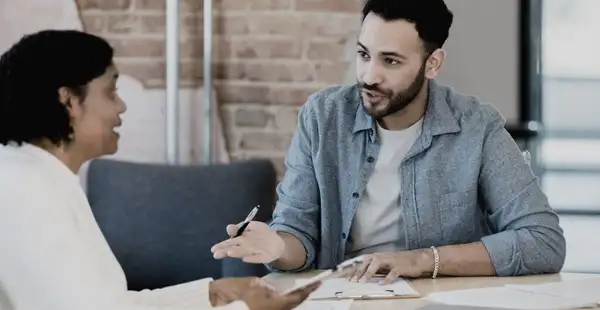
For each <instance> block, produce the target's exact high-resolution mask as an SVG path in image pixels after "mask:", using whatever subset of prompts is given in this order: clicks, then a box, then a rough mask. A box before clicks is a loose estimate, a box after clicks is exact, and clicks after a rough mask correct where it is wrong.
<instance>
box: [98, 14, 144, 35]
mask: <svg viewBox="0 0 600 310" xmlns="http://www.w3.org/2000/svg"><path fill="white" fill-rule="evenodd" d="M106 18H107V23H106V31H107V32H108V33H115V34H129V33H136V32H138V31H139V28H140V19H139V16H136V15H132V14H127V13H125V14H114V15H109V16H107V17H106Z"/></svg>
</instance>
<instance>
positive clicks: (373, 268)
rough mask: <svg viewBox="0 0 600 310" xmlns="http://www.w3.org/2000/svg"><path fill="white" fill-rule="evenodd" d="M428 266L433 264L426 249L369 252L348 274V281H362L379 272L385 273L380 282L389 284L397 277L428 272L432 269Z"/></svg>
mask: <svg viewBox="0 0 600 310" xmlns="http://www.w3.org/2000/svg"><path fill="white" fill-rule="evenodd" d="M430 266H433V263H432V256H430V255H429V254H428V253H427V251H426V250H417V251H403V252H396V253H375V254H369V255H365V258H364V261H363V263H362V264H361V265H360V266H358V267H357V268H356V270H355V271H354V273H353V274H351V275H350V281H352V282H361V283H364V282H367V281H369V280H370V279H371V278H372V277H373V276H374V275H375V274H377V273H379V274H387V276H386V277H385V279H384V280H382V281H381V284H390V283H393V282H394V281H396V279H397V278H398V277H409V278H418V277H421V276H422V275H424V274H427V273H430V272H431V271H432V270H433V269H432V267H430ZM430 269H431V270H430Z"/></svg>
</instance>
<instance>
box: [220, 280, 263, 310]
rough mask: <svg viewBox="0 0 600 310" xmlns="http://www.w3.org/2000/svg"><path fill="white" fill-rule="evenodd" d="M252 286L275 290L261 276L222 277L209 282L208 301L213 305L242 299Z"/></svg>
mask: <svg viewBox="0 0 600 310" xmlns="http://www.w3.org/2000/svg"><path fill="white" fill-rule="evenodd" d="M252 288H262V289H265V290H269V291H273V292H274V291H275V288H274V287H273V286H271V285H270V284H269V283H267V282H266V281H265V280H263V279H261V278H252V277H248V278H223V279H219V280H215V281H212V282H211V283H210V285H209V296H210V303H211V304H212V305H213V307H215V306H222V305H227V304H229V303H232V302H234V301H236V300H240V299H242V296H243V295H244V293H245V292H246V291H247V290H249V289H252Z"/></svg>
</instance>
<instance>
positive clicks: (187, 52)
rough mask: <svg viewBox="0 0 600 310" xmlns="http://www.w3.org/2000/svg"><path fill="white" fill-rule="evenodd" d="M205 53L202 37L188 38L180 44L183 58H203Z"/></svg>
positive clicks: (180, 54)
mask: <svg viewBox="0 0 600 310" xmlns="http://www.w3.org/2000/svg"><path fill="white" fill-rule="evenodd" d="M163 44H164V42H163ZM203 55H204V45H203V41H202V39H198V38H187V39H185V40H183V42H181V43H180V44H179V57H181V58H201V57H203ZM199 61H201V59H200V60H199Z"/></svg>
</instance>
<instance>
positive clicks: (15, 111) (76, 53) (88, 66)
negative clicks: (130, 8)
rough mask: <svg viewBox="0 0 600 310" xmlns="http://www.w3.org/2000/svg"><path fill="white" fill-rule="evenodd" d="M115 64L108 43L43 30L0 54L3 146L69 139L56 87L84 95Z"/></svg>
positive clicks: (67, 120) (0, 133)
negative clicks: (90, 83)
mask: <svg viewBox="0 0 600 310" xmlns="http://www.w3.org/2000/svg"><path fill="white" fill-rule="evenodd" d="M112 62H113V49H112V47H111V46H110V45H109V44H108V42H106V41H105V40H104V39H102V38H100V37H98V36H95V35H92V34H88V33H85V32H81V31H76V30H43V31H40V32H36V33H33V34H29V35H26V36H24V37H23V38H21V39H20V40H19V41H18V42H17V43H15V44H14V45H13V46H12V47H11V48H10V49H9V50H8V51H6V52H5V53H4V54H3V55H2V56H1V57H0V144H7V143H9V142H16V143H18V144H21V143H23V142H28V143H29V142H33V141H38V140H43V139H46V140H48V141H50V142H52V143H53V144H56V145H59V144H60V143H62V142H68V141H69V140H70V138H69V137H70V136H71V134H72V133H73V128H72V126H71V120H70V117H69V113H68V110H67V108H66V107H65V105H64V104H62V103H61V102H60V101H59V94H58V90H59V89H60V88H61V87H68V88H70V89H71V91H73V92H74V94H76V95H78V96H80V97H82V99H83V98H85V95H86V85H87V84H88V83H89V82H90V81H92V80H93V79H95V78H97V77H99V76H101V75H102V74H104V72H106V69H107V68H108V67H109V66H110V65H111V64H112Z"/></svg>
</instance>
